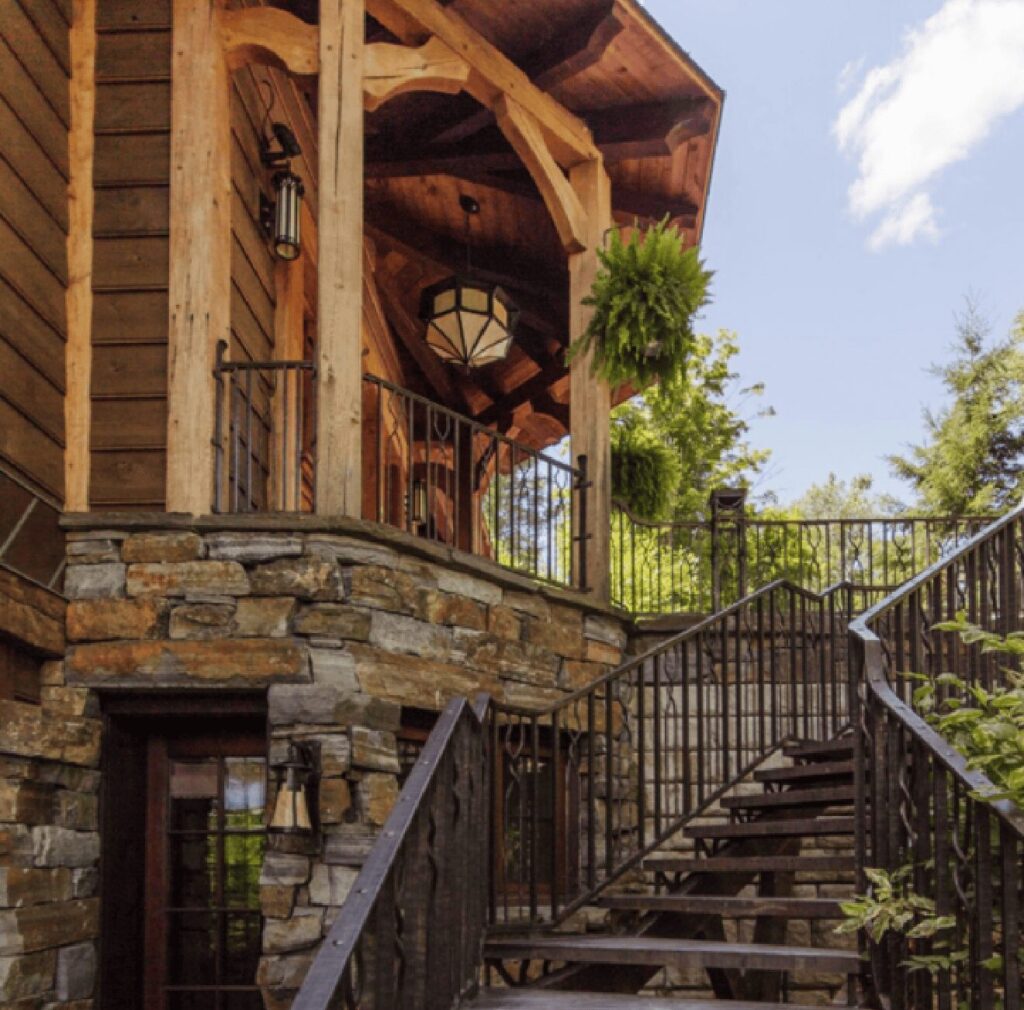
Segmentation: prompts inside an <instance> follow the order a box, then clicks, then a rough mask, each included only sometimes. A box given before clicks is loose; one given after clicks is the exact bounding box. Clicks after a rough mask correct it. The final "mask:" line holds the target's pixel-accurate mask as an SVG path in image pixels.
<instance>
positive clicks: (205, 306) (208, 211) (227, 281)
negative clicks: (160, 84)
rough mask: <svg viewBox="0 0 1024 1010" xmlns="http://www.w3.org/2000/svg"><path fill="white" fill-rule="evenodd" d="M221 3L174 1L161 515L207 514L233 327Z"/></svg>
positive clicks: (227, 122) (228, 139) (228, 129)
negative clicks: (225, 344) (220, 364)
mask: <svg viewBox="0 0 1024 1010" xmlns="http://www.w3.org/2000/svg"><path fill="white" fill-rule="evenodd" d="M217 6H218V4H217V0H174V4H173V18H174V22H173V42H172V45H173V55H172V60H171V74H172V85H171V192H170V232H171V240H170V277H169V284H170V297H169V301H170V328H169V334H168V339H169V347H168V375H167V382H168V388H167V400H168V420H167V510H168V511H169V512H193V513H199V514H202V513H206V512H209V511H210V510H211V508H212V507H213V480H214V478H213V464H214V454H213V435H214V379H213V368H214V363H215V359H216V347H217V341H219V340H225V341H226V340H229V337H230V327H231V155H230V143H231V127H230V118H229V108H228V69H227V64H226V62H225V58H224V49H223V46H222V43H221V38H220V32H219V29H218V22H217Z"/></svg>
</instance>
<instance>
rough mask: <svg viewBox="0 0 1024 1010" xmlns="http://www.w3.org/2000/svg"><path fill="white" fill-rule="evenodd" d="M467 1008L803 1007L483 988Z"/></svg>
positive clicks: (727, 1009) (774, 1009) (749, 1009)
mask: <svg viewBox="0 0 1024 1010" xmlns="http://www.w3.org/2000/svg"><path fill="white" fill-rule="evenodd" d="M466 1007H467V1010H549V1008H550V1010H807V1008H806V1007H798V1006H797V1005H796V1004H794V1003H751V1002H749V1001H747V1000H714V999H710V1000H692V999H673V998H670V997H654V996H628V995H622V994H620V993H610V992H560V991H557V990H554V989H484V990H483V991H482V992H481V993H480V994H479V995H478V996H477V997H476V999H474V1000H473V1001H472V1002H470V1003H467V1004H466Z"/></svg>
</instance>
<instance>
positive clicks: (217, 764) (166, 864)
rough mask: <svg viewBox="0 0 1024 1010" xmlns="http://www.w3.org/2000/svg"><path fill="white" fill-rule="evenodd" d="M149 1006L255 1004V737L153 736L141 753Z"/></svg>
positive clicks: (260, 819)
mask: <svg viewBox="0 0 1024 1010" xmlns="http://www.w3.org/2000/svg"><path fill="white" fill-rule="evenodd" d="M146 764H147V767H146V775H147V801H146V831H145V835H146V867H145V874H146V887H145V909H144V922H145V926H144V931H145V951H146V954H145V963H144V970H143V985H144V990H145V1006H146V1007H147V1008H148V1010H262V1006H263V1004H262V999H261V997H260V992H259V989H258V988H257V987H256V984H255V983H256V970H257V967H258V964H259V957H260V950H261V944H262V928H263V927H262V920H261V917H260V896H259V879H260V871H261V868H262V865H263V854H264V849H265V842H266V828H265V816H264V814H265V810H264V808H265V803H266V777H267V774H266V773H267V769H266V758H265V742H264V740H263V739H262V738H261V737H258V736H253V735H250V734H243V733H223V732H218V733H217V734H216V735H208V734H203V733H195V732H193V733H188V732H177V733H174V734H171V735H153V736H150V738H149V740H148V743H147V758H146Z"/></svg>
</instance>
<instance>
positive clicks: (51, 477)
mask: <svg viewBox="0 0 1024 1010" xmlns="http://www.w3.org/2000/svg"><path fill="white" fill-rule="evenodd" d="M68 47H69V21H68V10H67V9H66V6H65V5H63V4H61V3H58V2H55V0H5V2H4V3H3V4H0V136H2V137H3V142H2V143H0V246H2V247H3V249H4V254H3V256H0V460H3V461H4V462H6V463H8V464H10V465H13V466H14V467H15V469H16V470H17V471H18V472H20V473H21V474H22V475H23V476H25V477H27V478H29V479H30V480H32V481H33V482H34V483H36V484H38V485H39V486H40V487H41V488H43V489H44V490H46V491H48V492H49V493H51V494H53V495H55V496H56V497H58V498H62V497H63V489H64V473H63V467H64V463H63V452H64V404H63V398H64V345H65V342H66V338H67V327H66V316H65V304H64V298H65V289H66V286H67V227H68V219H67V179H68V124H69V121H70V113H69V104H70V87H69V80H70V54H69V48H68Z"/></svg>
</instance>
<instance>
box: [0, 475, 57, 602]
mask: <svg viewBox="0 0 1024 1010" xmlns="http://www.w3.org/2000/svg"><path fill="white" fill-rule="evenodd" d="M59 520H60V504H59V503H58V502H57V501H55V500H54V499H52V498H50V497H49V496H48V495H45V494H43V493H42V492H41V491H38V490H37V489H35V488H33V487H31V486H30V485H29V484H28V483H26V482H25V481H23V480H21V478H19V477H16V476H15V475H14V474H13V473H11V472H10V471H9V470H7V469H5V468H3V467H2V466H0V568H6V569H7V570H8V571H12V572H15V573H16V574H17V575H20V576H21V577H22V578H25V579H28V580H29V581H30V582H34V583H35V584H36V585H38V586H42V587H43V588H44V589H49V590H52V591H54V592H59V591H60V582H61V576H62V575H63V573H64V534H63V533H62V532H61V529H60V522H59Z"/></svg>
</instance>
